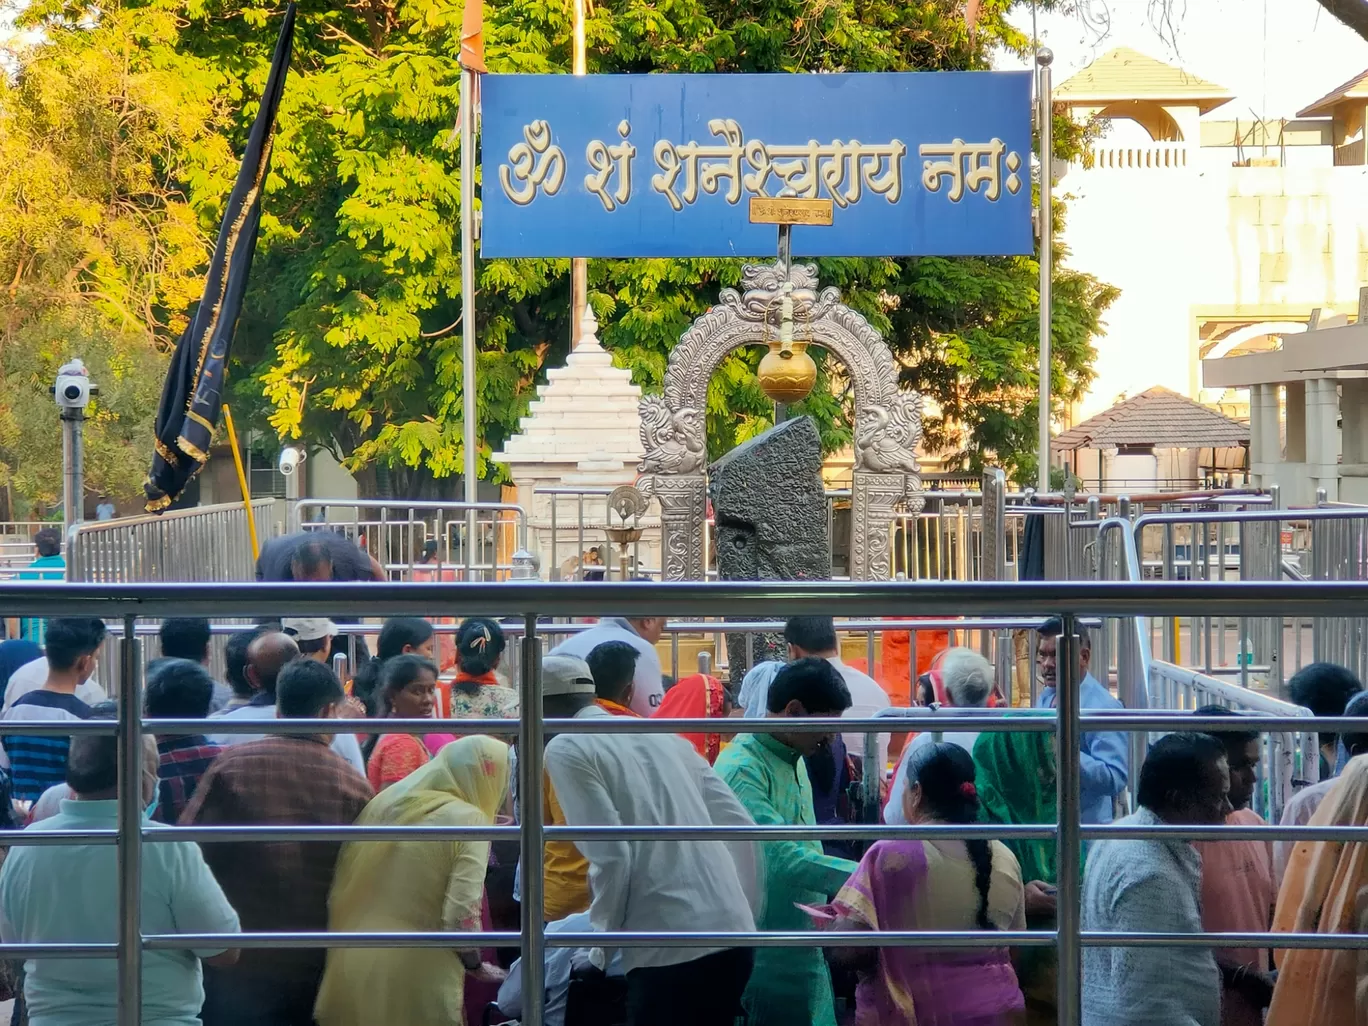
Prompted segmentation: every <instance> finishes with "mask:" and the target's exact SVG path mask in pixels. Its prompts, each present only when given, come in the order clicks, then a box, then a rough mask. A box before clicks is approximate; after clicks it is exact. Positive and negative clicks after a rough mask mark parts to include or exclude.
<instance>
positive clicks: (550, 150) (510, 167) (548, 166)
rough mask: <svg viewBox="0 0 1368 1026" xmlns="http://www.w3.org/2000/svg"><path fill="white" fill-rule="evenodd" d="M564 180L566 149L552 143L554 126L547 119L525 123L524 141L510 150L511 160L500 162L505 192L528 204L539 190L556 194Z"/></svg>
mask: <svg viewBox="0 0 1368 1026" xmlns="http://www.w3.org/2000/svg"><path fill="white" fill-rule="evenodd" d="M515 181H516V182H517V183H518V184H517V185H514V184H513V183H514V182H515ZM564 181H565V153H564V152H563V151H562V150H561V148H560V147H559V146H557V145H555V144H554V143H552V141H551V126H550V125H549V124H547V123H546V122H545V121H534V122H532V123H531V124H530V125H524V126H523V141H522V142H520V143H517V144H516V145H514V146H513V147H512V148H511V149H510V150H509V151H508V163H507V164H500V165H499V184H500V185H502V186H503V191H504V195H505V196H507V197H508V198H509V199H510V200H512V201H513V202H514V203H516V204H518V206H520V207H525V206H527V204H529V203H531V202H532V201H533V200H534V199H536V198H537V191H538V190H541V191H542V192H543V193H545V194H546V195H548V196H554V195H555V194H556V193H558V192H560V187H561V183H562V182H564Z"/></svg>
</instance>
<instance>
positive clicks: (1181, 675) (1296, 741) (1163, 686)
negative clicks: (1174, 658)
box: [1135, 659, 1320, 821]
mask: <svg viewBox="0 0 1368 1026" xmlns="http://www.w3.org/2000/svg"><path fill="white" fill-rule="evenodd" d="M1149 681H1150V694H1151V695H1152V696H1153V698H1154V707H1155V708H1159V709H1176V710H1186V711H1189V712H1190V711H1192V710H1194V709H1200V708H1202V706H1206V705H1220V706H1224V707H1225V708H1227V709H1235V710H1237V711H1239V712H1246V713H1259V714H1261V715H1266V716H1280V717H1289V716H1301V717H1307V716H1311V715H1312V713H1311V710H1310V709H1306V708H1303V707H1302V706H1299V705H1293V704H1292V703H1291V702H1284V701H1281V700H1279V699H1277V698H1271V697H1269V696H1268V695H1263V694H1260V693H1259V692H1257V691H1253V690H1251V689H1249V688H1246V687H1241V686H1240V685H1239V684H1232V683H1231V682H1230V681H1225V680H1218V679H1217V678H1215V677H1211V676H1208V675H1207V674H1204V673H1199V672H1198V671H1197V670H1191V669H1188V668H1187V667H1185V666H1175V665H1174V664H1173V663H1169V662H1164V661H1163V660H1161V659H1156V660H1155V661H1154V662H1152V663H1150V677H1149ZM1135 736H1137V737H1138V736H1140V735H1135ZM1316 738H1317V735H1316V732H1315V731H1314V730H1297V731H1283V732H1280V733H1274V734H1265V735H1264V736H1263V737H1262V739H1261V741H1260V745H1259V753H1260V754H1259V788H1258V790H1257V791H1256V792H1255V794H1254V811H1255V812H1257V813H1259V815H1261V816H1263V817H1264V818H1265V819H1268V820H1272V821H1277V820H1278V819H1280V818H1281V817H1282V813H1283V808H1284V807H1285V806H1286V804H1287V800H1288V799H1289V798H1291V797H1292V794H1293V792H1294V790H1296V788H1297V787H1298V786H1301V785H1304V784H1314V783H1315V782H1316V780H1317V779H1318V778H1319V776H1320V747H1319V744H1318V742H1317V740H1316Z"/></svg>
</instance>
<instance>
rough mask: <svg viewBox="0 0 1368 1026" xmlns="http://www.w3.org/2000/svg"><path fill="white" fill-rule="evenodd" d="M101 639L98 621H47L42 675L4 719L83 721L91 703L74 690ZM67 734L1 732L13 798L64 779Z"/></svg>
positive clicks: (89, 670)
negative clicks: (44, 673)
mask: <svg viewBox="0 0 1368 1026" xmlns="http://www.w3.org/2000/svg"><path fill="white" fill-rule="evenodd" d="M104 639H105V625H104V621H103V620H97V619H92V618H88V617H67V618H63V619H57V620H49V621H48V623H47V634H46V638H45V645H46V649H45V651H46V655H47V662H48V674H47V680H46V681H45V682H44V683H43V686H42V687H41V688H39V689H38V690H37V691H30V692H29V693H28V694H26V695H24V696H22V697H21V698H19V699H18V701H16V702H15V703H14V704H13V705H12V706H10V707H9V708H8V709H6V710H5V712H4V714H3V715H0V720H2V721H3V722H5V723H34V722H52V721H54V720H57V721H62V720H71V721H74V720H85V719H89V718H90V706H88V705H87V704H86V703H85V702H83V701H81V699H79V698H77V697H76V689H77V688H79V687H80V686H81V685H82V684H84V683H85V682H86V681H87V680H89V679H90V677H91V675H92V674H94V672H95V667H96V664H97V662H98V659H99V650H100V646H101V645H102V644H103V643H104ZM70 747H71V738H70V737H69V736H65V737H64V736H61V735H55V736H54V735H48V736H44V737H38V736H34V735H31V734H5V735H4V748H5V754H6V756H7V757H8V758H9V763H10V774H11V776H12V777H13V779H14V797H15V798H16V799H18V800H20V801H27V802H33V801H37V800H38V798H39V797H41V796H42V793H43V792H44V791H46V790H47V789H48V788H49V787H51V786H52V785H54V784H60V783H61V782H62V781H63V780H65V779H66V764H67V751H68V749H70Z"/></svg>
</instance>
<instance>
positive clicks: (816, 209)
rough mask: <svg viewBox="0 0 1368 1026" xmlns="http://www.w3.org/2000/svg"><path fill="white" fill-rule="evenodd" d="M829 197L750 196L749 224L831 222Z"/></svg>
mask: <svg viewBox="0 0 1368 1026" xmlns="http://www.w3.org/2000/svg"><path fill="white" fill-rule="evenodd" d="M833 206H834V204H833V203H832V202H831V200H829V199H782V198H780V199H776V198H773V197H770V196H752V197H751V201H750V223H751V224H811V225H829V224H831V217H832V207H833Z"/></svg>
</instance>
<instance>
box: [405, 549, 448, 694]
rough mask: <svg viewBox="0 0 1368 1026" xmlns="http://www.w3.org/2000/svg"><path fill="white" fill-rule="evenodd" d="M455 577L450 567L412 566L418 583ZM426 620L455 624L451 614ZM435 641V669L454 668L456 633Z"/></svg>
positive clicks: (445, 669) (437, 637)
mask: <svg viewBox="0 0 1368 1026" xmlns="http://www.w3.org/2000/svg"><path fill="white" fill-rule="evenodd" d="M456 579H457V577H456V570H455V569H454V568H452V567H447V568H446V569H438V568H436V567H428V566H425V565H423V564H419V565H418V566H415V567H414V568H413V580H414V581H416V582H419V583H421V582H428V581H454V580H456ZM428 621H429V622H430V623H434V624H448V625H455V623H456V622H457V621H456V618H455V617H451V616H430V617H428ZM436 641H437V644H436V655H437V658H436V659H435V660H433V661H434V662H435V663H436V664H437V669H438V670H439V671H440V672H442V673H446V672H447V671H448V670H453V669H455V668H456V635H455V634H454V633H448V634H438V635H437V636H436ZM448 708H450V706H449V705H444V706H442V708H440V709H438V710H437V714H438V716H442V717H445V716H446V712H445V710H446V709H448Z"/></svg>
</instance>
